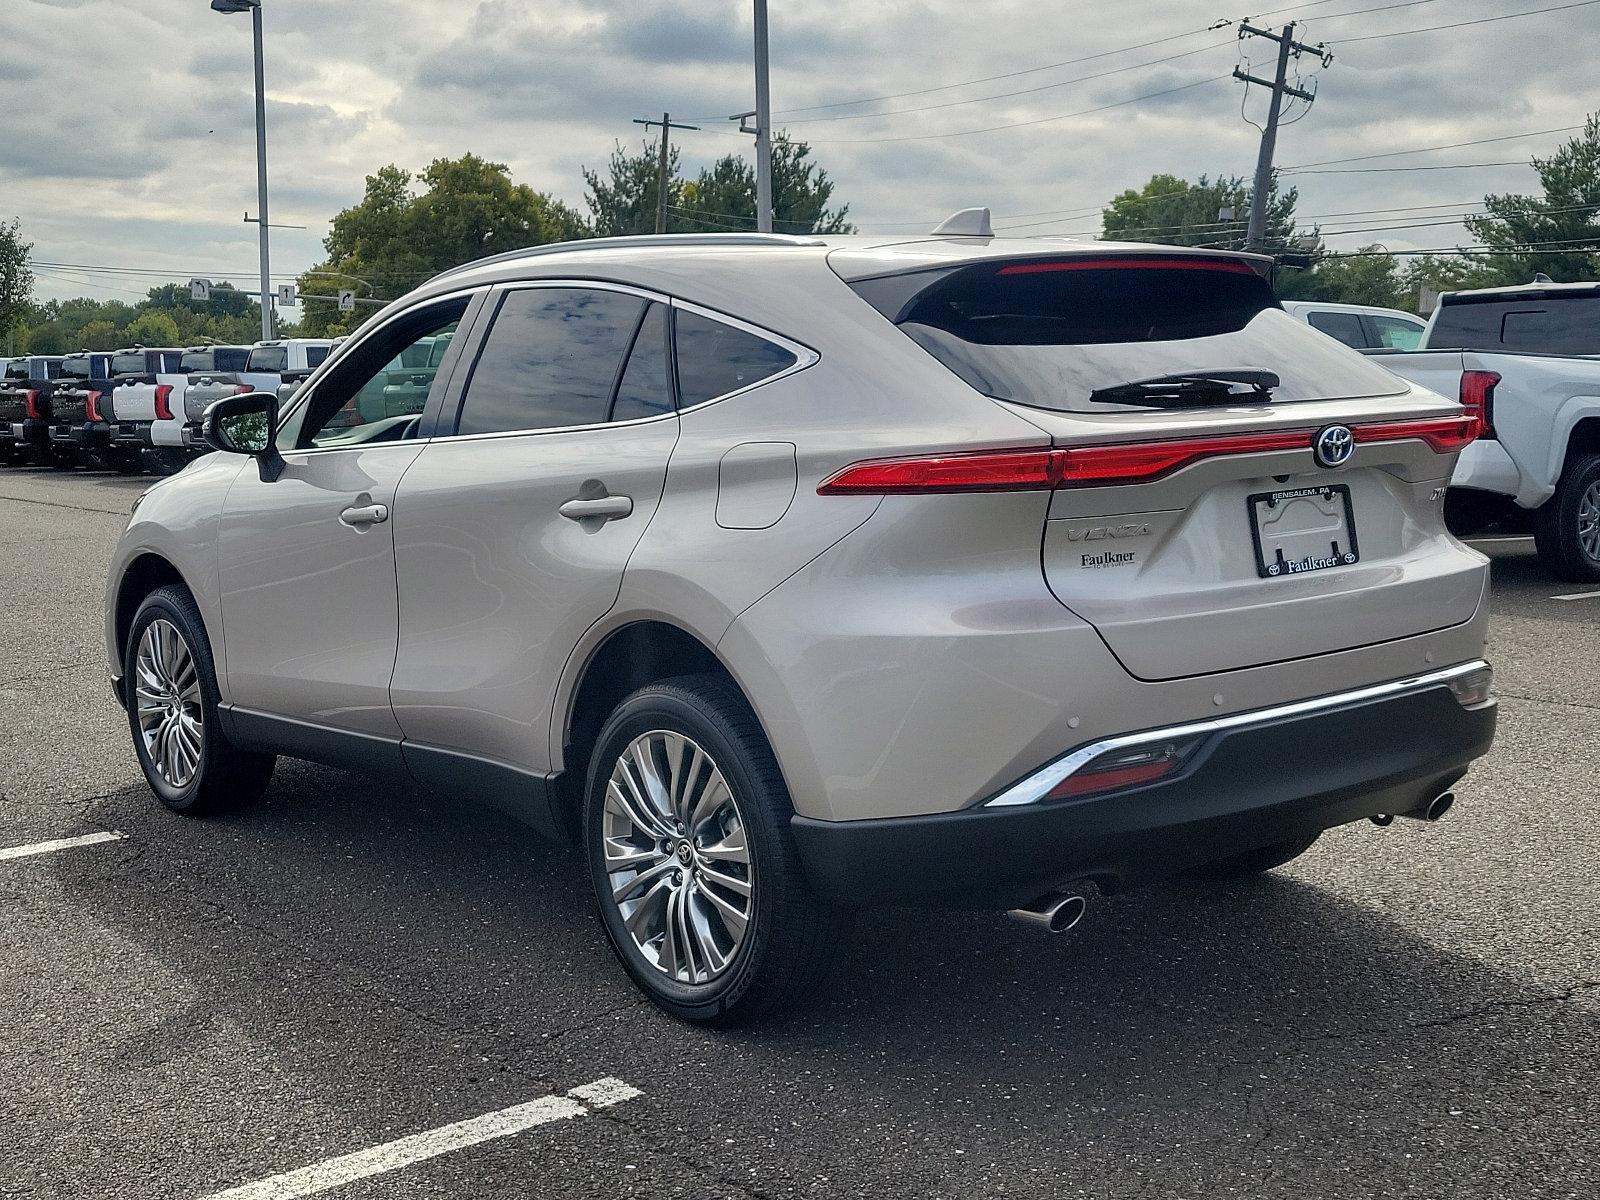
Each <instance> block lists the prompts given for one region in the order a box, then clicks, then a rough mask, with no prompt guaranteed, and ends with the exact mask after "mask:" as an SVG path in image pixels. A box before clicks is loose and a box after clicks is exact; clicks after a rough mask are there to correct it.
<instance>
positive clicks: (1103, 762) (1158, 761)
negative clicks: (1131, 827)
mask: <svg viewBox="0 0 1600 1200" xmlns="http://www.w3.org/2000/svg"><path fill="white" fill-rule="evenodd" d="M1199 744H1200V739H1199V738H1190V739H1188V740H1187V741H1184V742H1163V743H1161V744H1159V745H1155V746H1136V747H1129V748H1126V749H1122V750H1112V751H1108V752H1107V753H1105V754H1102V755H1101V756H1100V757H1099V758H1096V759H1093V760H1092V761H1090V762H1088V763H1085V764H1084V765H1083V766H1082V767H1079V768H1078V770H1076V771H1074V772H1073V773H1072V774H1071V775H1068V776H1067V777H1066V778H1065V779H1063V780H1062V781H1061V782H1060V783H1058V784H1056V785H1055V786H1054V787H1053V788H1051V789H1050V790H1049V791H1048V792H1046V793H1045V796H1044V798H1045V799H1046V800H1063V799H1066V798H1068V797H1071V796H1089V795H1093V794H1095V793H1096V792H1113V791H1119V790H1121V789H1122V788H1131V787H1138V786H1139V785H1140V784H1143V783H1154V782H1155V781H1156V780H1158V779H1163V778H1165V777H1166V776H1168V775H1171V774H1172V773H1173V772H1175V771H1177V770H1178V768H1179V767H1181V766H1183V764H1184V763H1185V762H1186V761H1187V760H1188V757H1189V754H1190V752H1191V751H1193V750H1194V748H1195V747H1196V746H1198V745H1199Z"/></svg>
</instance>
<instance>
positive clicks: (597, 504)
mask: <svg viewBox="0 0 1600 1200" xmlns="http://www.w3.org/2000/svg"><path fill="white" fill-rule="evenodd" d="M556 511H557V512H559V513H560V514H561V515H562V516H563V517H566V518H567V519H568V520H569V521H586V520H590V519H592V518H595V517H598V518H599V519H600V520H602V521H616V520H620V519H621V518H623V517H627V516H631V515H633V497H632V496H598V497H596V498H595V499H593V500H568V501H567V502H566V503H565V504H563V505H562V506H561V507H560V508H559V509H557V510H556Z"/></svg>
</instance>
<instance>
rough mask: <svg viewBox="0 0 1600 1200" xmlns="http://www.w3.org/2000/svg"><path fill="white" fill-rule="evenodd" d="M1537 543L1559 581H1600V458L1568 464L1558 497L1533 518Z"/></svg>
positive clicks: (1589, 457)
mask: <svg viewBox="0 0 1600 1200" xmlns="http://www.w3.org/2000/svg"><path fill="white" fill-rule="evenodd" d="M1533 543H1534V545H1535V546H1536V547H1537V548H1538V550H1539V561H1540V562H1541V563H1543V564H1544V568H1545V570H1547V571H1549V572H1550V574H1552V575H1554V576H1555V577H1556V578H1557V579H1565V580H1568V581H1569V582H1572V583H1594V582H1596V581H1597V580H1600V454H1585V455H1583V456H1582V457H1579V458H1574V459H1572V460H1571V461H1570V462H1568V463H1567V469H1566V470H1565V471H1563V472H1562V473H1561V482H1560V483H1559V484H1557V485H1556V494H1555V495H1554V496H1552V497H1550V499H1548V500H1546V501H1545V502H1544V505H1543V506H1542V507H1541V508H1540V509H1539V511H1538V512H1536V513H1534V515H1533Z"/></svg>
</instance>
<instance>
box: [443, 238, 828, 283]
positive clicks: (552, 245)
mask: <svg viewBox="0 0 1600 1200" xmlns="http://www.w3.org/2000/svg"><path fill="white" fill-rule="evenodd" d="M827 244H828V243H827V242H825V241H823V240H822V239H821V238H819V237H807V236H805V235H802V234H792V233H640V234H628V235H625V236H622V237H604V238H579V239H577V240H574V241H570V242H548V243H546V244H545V245H542V246H524V247H523V248H522V249H520V250H506V251H503V252H502V253H500V254H491V255H490V256H489V257H488V258H476V259H473V260H472V261H471V262H468V263H462V264H461V265H460V266H459V267H450V268H448V269H446V270H443V271H440V272H439V273H438V274H437V275H435V276H433V277H432V278H430V279H429V280H428V282H429V283H432V282H434V281H435V280H439V279H445V278H448V277H449V276H451V275H459V274H461V273H462V272H463V271H471V270H476V269H477V268H478V267H487V266H489V265H490V264H492V263H498V262H511V261H513V260H515V259H519V258H537V257H543V256H544V255H546V254H566V253H570V252H572V251H574V250H611V249H623V250H626V249H629V248H631V247H636V246H826V245H827Z"/></svg>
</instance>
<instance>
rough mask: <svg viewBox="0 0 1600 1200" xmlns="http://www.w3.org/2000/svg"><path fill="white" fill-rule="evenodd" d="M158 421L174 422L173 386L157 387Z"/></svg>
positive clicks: (158, 385) (164, 384)
mask: <svg viewBox="0 0 1600 1200" xmlns="http://www.w3.org/2000/svg"><path fill="white" fill-rule="evenodd" d="M156 420H158V421H170V420H172V385H171V384H170V383H158V384H157V385H156Z"/></svg>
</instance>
